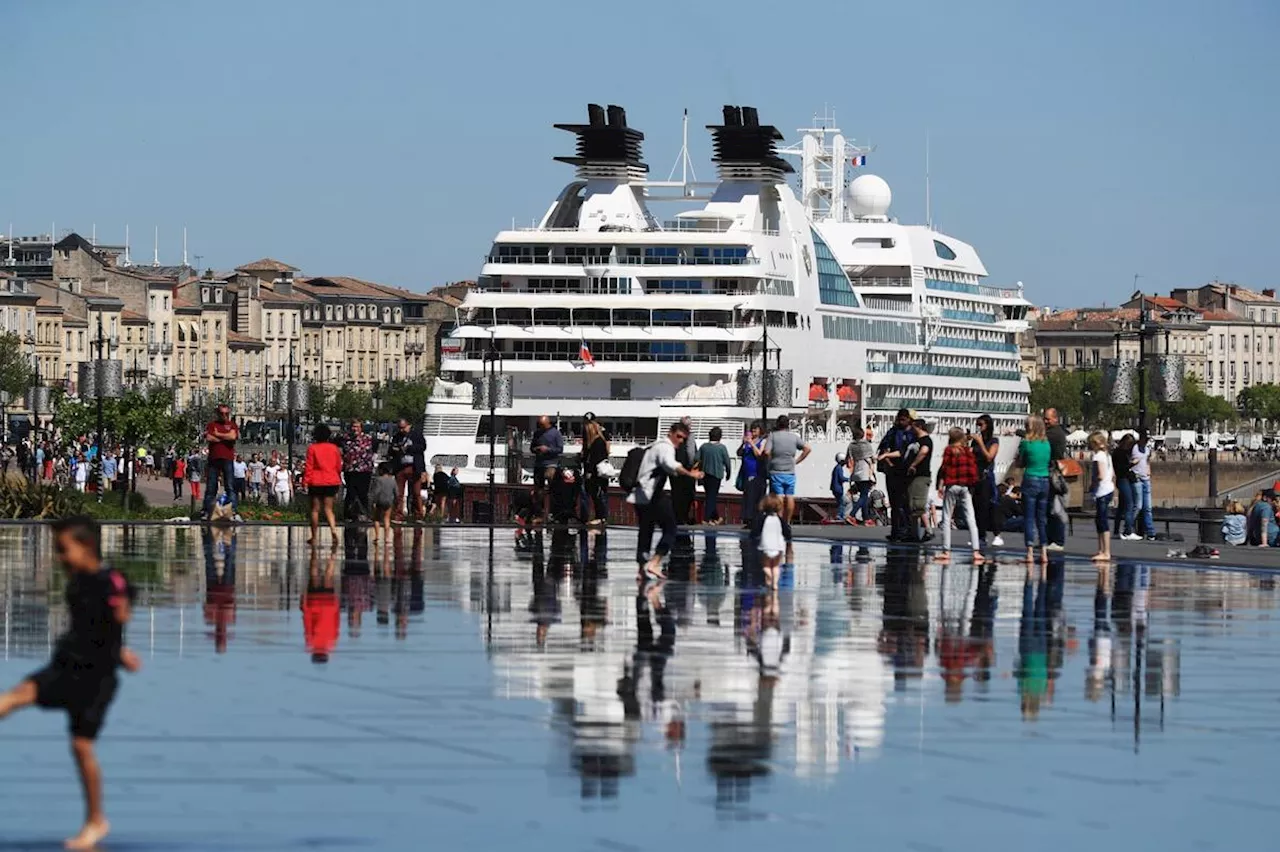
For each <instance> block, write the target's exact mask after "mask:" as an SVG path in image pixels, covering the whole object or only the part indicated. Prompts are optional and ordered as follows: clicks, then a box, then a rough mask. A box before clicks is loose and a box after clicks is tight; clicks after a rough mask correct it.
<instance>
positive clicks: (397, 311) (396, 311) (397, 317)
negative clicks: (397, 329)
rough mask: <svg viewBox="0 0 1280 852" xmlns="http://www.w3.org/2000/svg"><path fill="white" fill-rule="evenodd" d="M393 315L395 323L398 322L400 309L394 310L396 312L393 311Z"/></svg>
mask: <svg viewBox="0 0 1280 852" xmlns="http://www.w3.org/2000/svg"><path fill="white" fill-rule="evenodd" d="M395 315H396V322H400V309H399V308H396V310H395Z"/></svg>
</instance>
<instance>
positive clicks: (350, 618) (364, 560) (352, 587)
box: [342, 523, 373, 639]
mask: <svg viewBox="0 0 1280 852" xmlns="http://www.w3.org/2000/svg"><path fill="white" fill-rule="evenodd" d="M342 547H343V560H342V604H343V606H345V607H346V610H347V635H348V636H350V637H351V638H352V639H355V638H357V637H359V635H360V628H361V625H362V623H363V621H364V613H365V611H366V610H368V609H370V607H371V606H372V604H373V594H372V590H371V589H370V584H371V582H372V578H371V577H370V573H369V531H368V529H367V528H365V527H363V526H360V525H359V524H355V523H349V524H347V525H346V526H345V527H344V528H343V531H342Z"/></svg>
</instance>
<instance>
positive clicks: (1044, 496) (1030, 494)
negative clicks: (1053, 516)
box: [1022, 476, 1051, 547]
mask: <svg viewBox="0 0 1280 852" xmlns="http://www.w3.org/2000/svg"><path fill="white" fill-rule="evenodd" d="M1050 496H1051V495H1050V494H1049V477H1047V476H1024V477H1022V534H1023V535H1024V536H1026V539H1027V547H1036V546H1039V547H1044V546H1045V545H1047V544H1048V543H1049V539H1048V537H1046V536H1045V532H1044V530H1045V520H1046V518H1048V516H1049V499H1050Z"/></svg>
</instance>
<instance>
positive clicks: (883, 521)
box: [866, 488, 889, 527]
mask: <svg viewBox="0 0 1280 852" xmlns="http://www.w3.org/2000/svg"><path fill="white" fill-rule="evenodd" d="M866 514H867V515H869V518H868V520H871V521H873V522H874V523H875V524H876V525H877V526H882V527H887V526H888V525H889V498H888V497H886V496H885V493H884V492H883V491H881V490H880V489H879V488H872V489H871V493H870V494H868V495H867V513H866Z"/></svg>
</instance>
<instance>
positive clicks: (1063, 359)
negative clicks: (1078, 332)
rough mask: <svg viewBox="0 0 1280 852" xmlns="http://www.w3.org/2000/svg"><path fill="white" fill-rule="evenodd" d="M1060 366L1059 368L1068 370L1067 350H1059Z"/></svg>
mask: <svg viewBox="0 0 1280 852" xmlns="http://www.w3.org/2000/svg"><path fill="white" fill-rule="evenodd" d="M1058 366H1059V367H1062V368H1063V369H1066V366H1067V350H1065V349H1059V350H1058Z"/></svg>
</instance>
